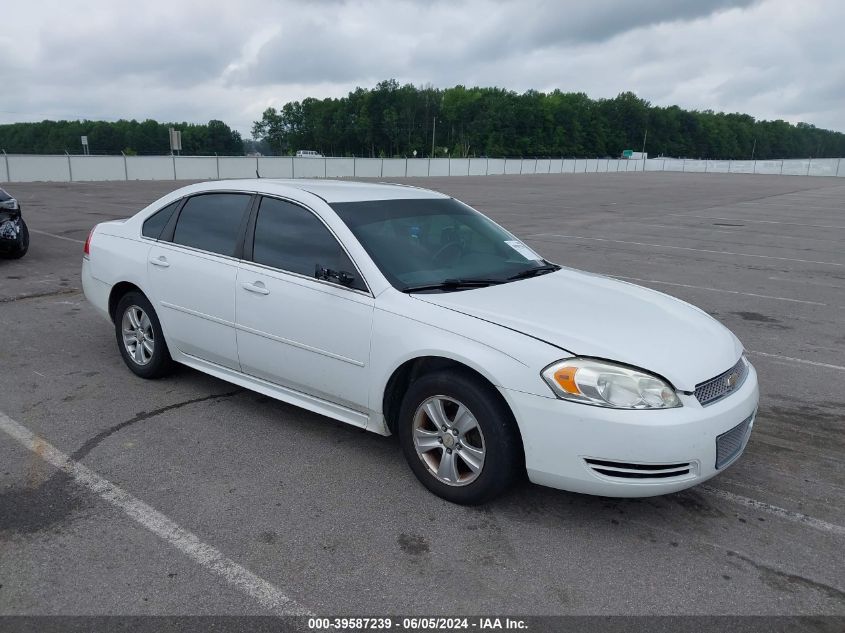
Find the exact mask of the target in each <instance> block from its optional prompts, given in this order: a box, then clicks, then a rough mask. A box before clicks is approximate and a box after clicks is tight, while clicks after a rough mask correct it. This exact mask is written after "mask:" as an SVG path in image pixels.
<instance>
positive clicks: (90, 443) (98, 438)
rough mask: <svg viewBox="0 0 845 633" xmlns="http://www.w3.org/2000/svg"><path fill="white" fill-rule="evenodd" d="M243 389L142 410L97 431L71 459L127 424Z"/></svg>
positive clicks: (229, 396)
mask: <svg viewBox="0 0 845 633" xmlns="http://www.w3.org/2000/svg"><path fill="white" fill-rule="evenodd" d="M242 391H243V389H236V390H235V391H229V392H227V393H218V394H211V395H209V396H203V397H201V398H193V399H191V400H185V401H183V402H176V403H174V404H168V405H166V406H163V407H159V408H158V409H153V410H152V411H141V413H138V414H137V415H135V417H133V418H130V419H129V420H126V421H124V422H120V423H119V424H115V425H114V426H112V427H110V428H108V429H106V430H105V431H101V432H99V433H97V434H96V435H95V436H93V437H92V438H90V439H88V440H86V442H85V443H84V444H83V445H82V446H80V447H79V448H78V449H76V450H75V451H74V452H73V453H71V454H70V457H71V459H73V460H75V461H80V460H81V459H82V458H83V457H85V456H86V455H88V454H89V453H90V452H91V451H92V450H94V449H95V448H97V446H98V445H99V444H100V443H101V442H102V441H103V440H105V439H106V438H107V437H109V436H110V435H113V434H114V433H117V432H118V431H120V430H121V429H125V428H126V427H127V426H130V425H132V424H135V423H137V422H143V421H144V420H149V419H150V418H154V417H156V416H158V415H161V414H162V413H167V412H168V411H173V410H175V409H181V408H182V407H186V406H188V405H189V404H196V403H198V402H207V401H209V400H222V399H223V398H231V397H232V396H234V395H237V394H239V393H241V392H242Z"/></svg>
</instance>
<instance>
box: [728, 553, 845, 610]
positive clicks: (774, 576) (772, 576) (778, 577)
mask: <svg viewBox="0 0 845 633" xmlns="http://www.w3.org/2000/svg"><path fill="white" fill-rule="evenodd" d="M728 556H733V557H736V558H738V559H739V560H741V561H744V562H746V563H748V564H749V565H751V566H752V567H754V568H755V569H757V570H758V571H759V572H760V574H761V579H762V581H763V582H764V583H765V584H767V585H768V586H769V587H771V588H772V589H777V590H780V591H789V590H790V589H789V587H790V585H800V586H802V587H805V588H807V589H815V590H816V591H821V592H822V593H824V594H827V596H828V597H829V598H832V599H834V600H843V599H845V592H844V591H842V590H840V589H837V588H836V587H831V586H830V585H826V584H824V583H821V582H818V581H816V580H810V579H809V578H806V577H804V576H799V575H797V574H790V573H788V572H785V571H782V570H780V569H776V568H774V567H769V566H768V565H764V564H763V563H760V562H758V561H756V560H754V559H753V558H749V557H748V556H743V555H742V554H740V553H739V552H736V551H733V550H728Z"/></svg>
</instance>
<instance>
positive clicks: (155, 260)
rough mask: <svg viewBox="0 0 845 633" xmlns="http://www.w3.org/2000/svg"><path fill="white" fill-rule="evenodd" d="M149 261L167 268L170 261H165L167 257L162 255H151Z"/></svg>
mask: <svg viewBox="0 0 845 633" xmlns="http://www.w3.org/2000/svg"><path fill="white" fill-rule="evenodd" d="M150 263H151V264H152V265H153V266H158V267H160V268H169V267H170V262H168V261H167V258H166V257H165V256H164V255H159V256H158V257H151V258H150Z"/></svg>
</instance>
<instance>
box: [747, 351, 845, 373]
mask: <svg viewBox="0 0 845 633" xmlns="http://www.w3.org/2000/svg"><path fill="white" fill-rule="evenodd" d="M747 351H748V353H749V354H754V355H755V356H763V357H764V358H776V359H778V360H783V361H787V362H790V363H801V364H802V365H812V366H813V367H824V368H825V369H838V370H839V371H845V367H843V366H842V365H831V364H829V363H819V362H816V361H814V360H805V359H803V358H792V357H791V356H781V355H780V354H769V353H767V352H758V351H755V350H753V349H749V350H747Z"/></svg>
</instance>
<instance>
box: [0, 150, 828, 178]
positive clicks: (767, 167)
mask: <svg viewBox="0 0 845 633" xmlns="http://www.w3.org/2000/svg"><path fill="white" fill-rule="evenodd" d="M841 163H842V159H840V158H816V159H787V160H692V159H679V158H650V159H648V160H646V161H643V160H625V159H616V158H599V159H596V158H586V159H585V158H565V159H564V158H433V159H428V158H295V157H292V156H259V157H250V156H68V155H65V156H29V155H17V154H9V155H6V154H5V153H4V154H3V155H0V182H33V181H57V182H74V181H94V180H214V179H220V178H254V177H255V176H256V175H260V176H261V177H262V178H384V179H390V178H404V177H428V176H494V175H501V174H579V173H620V172H642V171H671V172H676V171H677V172H691V173H714V174H727V173H730V174H780V175H790V176H839V177H845V166H842V165H841ZM840 167H842V168H841V169H840Z"/></svg>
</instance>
